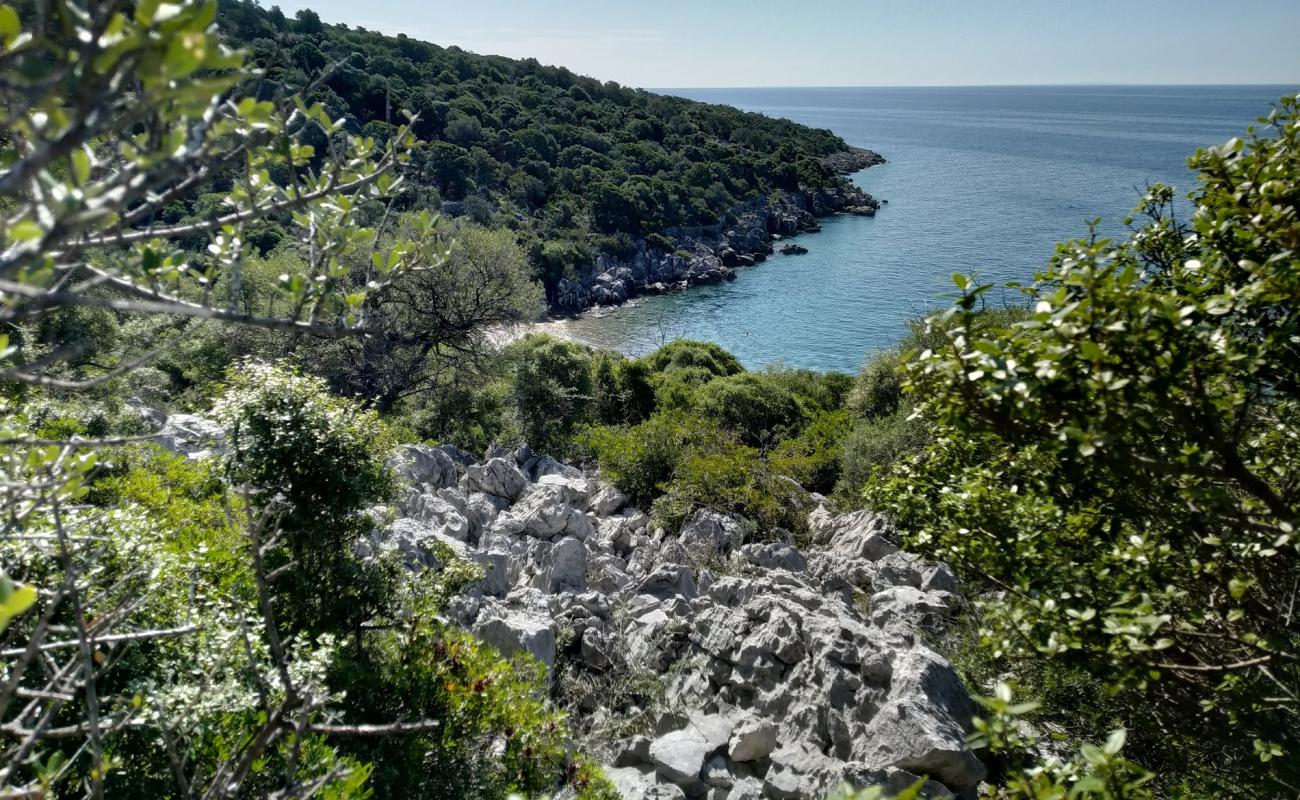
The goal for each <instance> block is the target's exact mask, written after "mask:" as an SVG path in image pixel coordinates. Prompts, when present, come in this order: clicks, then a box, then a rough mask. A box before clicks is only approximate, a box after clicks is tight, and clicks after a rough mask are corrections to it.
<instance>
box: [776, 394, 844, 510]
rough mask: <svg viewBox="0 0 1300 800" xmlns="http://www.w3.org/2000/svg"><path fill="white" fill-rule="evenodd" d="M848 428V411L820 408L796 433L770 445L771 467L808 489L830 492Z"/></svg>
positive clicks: (837, 474)
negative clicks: (800, 430)
mask: <svg viewBox="0 0 1300 800" xmlns="http://www.w3.org/2000/svg"><path fill="white" fill-rule="evenodd" d="M849 429H850V423H849V415H848V413H847V412H844V411H823V412H820V413H819V414H817V415H816V416H815V417H813V419H812V421H811V422H809V423H808V425H807V426H806V427H805V428H804V429H803V431H802V432H800V433H799V435H798V436H796V437H794V438H793V439H785V440H783V441H781V442H779V443H778V444H777V445H776V446H775V447H774V448H773V449H772V454H771V462H772V468H773V469H774V470H776V471H777V472H778V473H780V474H782V475H787V476H789V477H791V478H793V479H795V480H796V481H798V482H799V483H800V484H802V485H803V487H804V488H805V489H807V490H808V491H810V492H821V493H823V494H830V492H831V491H832V490H833V489H834V488H835V485H836V482H837V481H839V478H840V470H841V463H842V461H843V457H844V452H845V448H844V439H845V436H847V435H848V433H849ZM858 485H859V486H860V485H861V484H858Z"/></svg>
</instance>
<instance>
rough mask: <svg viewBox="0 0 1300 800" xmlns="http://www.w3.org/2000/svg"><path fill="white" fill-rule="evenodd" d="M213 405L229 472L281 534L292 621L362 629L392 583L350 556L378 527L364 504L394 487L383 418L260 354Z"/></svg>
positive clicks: (280, 557)
mask: <svg viewBox="0 0 1300 800" xmlns="http://www.w3.org/2000/svg"><path fill="white" fill-rule="evenodd" d="M213 412H214V414H215V416H216V418H217V419H218V420H219V421H220V422H221V423H222V425H223V427H224V428H225V434H226V440H227V441H226V447H227V451H226V454H225V455H224V457H223V461H224V464H223V467H224V471H225V475H226V477H227V479H228V480H229V481H230V482H231V483H232V484H234V485H236V486H247V487H248V489H249V492H250V499H251V500H252V502H253V504H254V505H255V506H256V507H257V508H258V509H259V510H260V511H262V512H263V513H267V514H270V515H271V517H272V518H273V519H276V520H278V523H279V528H280V531H281V533H282V536H283V538H284V540H285V541H284V545H283V546H282V547H280V548H278V549H277V550H276V551H275V552H274V553H273V554H272V556H271V558H269V559H268V562H270V565H271V568H272V569H275V568H277V567H279V566H281V565H283V564H286V563H292V564H293V568H292V569H290V570H288V571H287V572H286V573H285V575H284V577H283V578H282V580H281V582H279V583H277V589H279V590H280V591H281V592H282V594H283V596H284V597H285V601H286V602H285V603H284V605H283V608H282V612H283V614H284V616H285V622H286V624H287V625H288V626H289V627H290V628H303V629H307V630H312V631H324V630H333V631H338V630H344V631H353V632H357V631H359V626H360V624H361V623H362V622H363V621H364V620H365V619H367V618H368V617H369V616H371V615H372V614H373V613H374V611H375V610H376V608H378V607H379V606H380V605H381V604H382V603H383V602H384V597H385V595H386V593H387V592H388V591H389V589H388V586H387V584H388V576H386V575H385V574H383V570H381V569H379V568H378V567H375V566H370V567H368V566H366V565H363V564H362V563H361V562H360V561H359V559H357V557H356V556H355V555H353V542H354V540H355V539H356V538H357V537H358V536H359V535H361V534H362V533H364V532H366V531H368V530H369V528H370V527H371V526H372V525H373V523H372V522H371V520H370V519H369V517H366V516H365V515H363V514H362V513H361V511H362V510H363V509H364V508H365V507H366V506H369V505H371V504H373V503H376V502H378V501H379V500H382V499H384V498H385V497H387V496H388V495H389V494H390V493H391V491H392V489H393V475H392V473H391V471H390V470H389V469H388V467H387V466H386V464H385V459H386V457H387V455H388V453H389V451H390V450H391V445H392V443H391V442H390V441H388V438H387V437H386V436H385V435H384V430H383V427H382V426H381V425H380V423H379V418H378V416H377V415H376V414H374V412H369V411H364V410H362V409H361V408H360V407H359V406H358V405H356V404H355V403H352V402H350V401H347V400H343V399H341V398H338V397H334V396H333V395H331V394H329V392H328V390H327V389H326V385H325V382H324V381H323V380H322V379H320V378H315V377H309V376H305V375H302V374H299V373H297V372H295V371H293V370H292V369H289V368H286V367H282V366H275V365H270V364H263V363H258V362H244V363H243V364H242V365H241V366H240V368H239V370H238V371H236V372H233V373H232V374H231V376H230V386H229V388H228V389H227V390H226V393H225V394H224V395H223V396H222V397H221V398H220V399H219V400H218V401H217V403H216V404H215V405H214V407H213ZM281 587H282V588H281Z"/></svg>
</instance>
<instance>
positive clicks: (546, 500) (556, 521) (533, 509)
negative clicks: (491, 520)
mask: <svg viewBox="0 0 1300 800" xmlns="http://www.w3.org/2000/svg"><path fill="white" fill-rule="evenodd" d="M507 514H508V516H509V517H510V519H511V520H513V521H514V522H516V523H518V530H517V531H514V532H522V533H527V534H528V535H530V536H536V537H537V538H539V539H550V538H551V537H553V536H555V535H556V534H557V533H560V532H561V531H563V530H564V529H565V528H566V527H568V526H569V524H570V521H571V519H572V518H573V517H574V516H575V515H577V516H581V514H579V513H578V512H577V511H576V510H575V509H574V508H573V507H572V506H570V505H569V503H568V491H567V490H566V489H565V488H564V487H562V486H553V485H546V484H540V483H538V484H533V485H531V486H529V487H528V489H527V491H525V492H524V493H523V495H522V496H521V497H520V499H519V502H517V503H515V505H514V506H513V507H512V508H511V509H510V511H509V512H507ZM503 516H505V515H503Z"/></svg>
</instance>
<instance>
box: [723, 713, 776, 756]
mask: <svg viewBox="0 0 1300 800" xmlns="http://www.w3.org/2000/svg"><path fill="white" fill-rule="evenodd" d="M776 747H777V741H776V726H775V725H773V724H772V723H771V722H768V721H767V720H758V719H749V720H745V721H744V722H742V723H740V724H739V725H737V726H736V730H735V732H734V733H733V734H731V743H730V744H729V745H728V746H727V750H728V752H729V753H730V755H731V760H732V761H758V760H759V759H761V758H767V757H768V756H769V755H771V754H772V751H773V750H776Z"/></svg>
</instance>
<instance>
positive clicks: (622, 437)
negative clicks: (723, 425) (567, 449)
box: [583, 412, 726, 507]
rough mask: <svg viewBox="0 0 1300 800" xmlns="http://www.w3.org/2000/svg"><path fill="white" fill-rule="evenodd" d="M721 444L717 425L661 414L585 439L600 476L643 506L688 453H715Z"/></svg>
mask: <svg viewBox="0 0 1300 800" xmlns="http://www.w3.org/2000/svg"><path fill="white" fill-rule="evenodd" d="M725 441H726V437H725V436H724V435H723V433H722V432H721V431H720V430H718V429H717V427H716V426H712V425H709V424H707V423H706V422H705V421H703V420H701V419H700V418H699V417H696V416H694V415H691V414H687V413H684V412H660V413H657V414H655V415H654V416H652V417H650V419H648V420H646V421H645V422H642V423H639V424H637V425H632V426H621V427H604V428H594V429H592V430H590V431H588V432H587V434H586V435H585V436H584V437H583V443H584V445H585V446H586V447H587V448H588V449H589V450H590V451H591V452H592V453H593V454H594V455H595V457H596V460H597V461H598V462H599V464H600V469H601V472H602V473H603V474H604V476H605V477H606V478H607V479H608V480H609V481H610V482H611V483H613V484H614V485H616V486H618V487H619V488H620V489H622V490H623V491H625V492H627V493H628V494H629V495H630V496H631V497H632V500H633V502H634V503H636V504H638V505H641V506H643V507H644V506H648V505H649V504H650V503H651V502H652V501H653V500H654V499H655V498H656V497H658V496H659V495H660V494H662V493H663V491H664V490H665V488H666V487H667V486H668V484H669V483H670V482H671V481H672V479H673V476H674V475H675V473H676V471H677V467H678V464H679V463H680V461H681V459H682V458H683V457H684V455H685V454H686V453H688V452H692V451H697V450H710V449H718V448H721V447H722V446H723V444H724V442H725Z"/></svg>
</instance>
